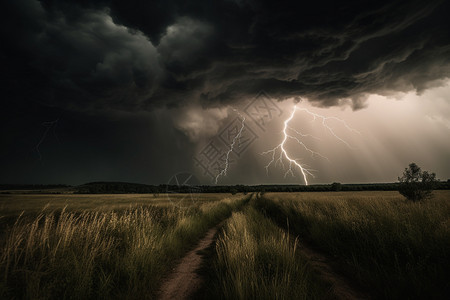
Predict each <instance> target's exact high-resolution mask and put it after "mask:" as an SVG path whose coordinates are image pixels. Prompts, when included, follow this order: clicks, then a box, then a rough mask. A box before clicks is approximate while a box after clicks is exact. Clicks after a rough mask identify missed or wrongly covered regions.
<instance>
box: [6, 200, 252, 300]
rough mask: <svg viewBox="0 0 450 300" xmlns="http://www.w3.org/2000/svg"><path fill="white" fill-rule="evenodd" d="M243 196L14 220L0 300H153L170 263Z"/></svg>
mask: <svg viewBox="0 0 450 300" xmlns="http://www.w3.org/2000/svg"><path fill="white" fill-rule="evenodd" d="M248 198H249V197H245V198H243V197H242V198H236V197H234V198H233V199H223V200H221V201H215V202H209V203H204V204H200V205H193V206H192V207H190V208H188V209H179V208H177V207H174V206H166V207H157V206H151V205H147V206H141V207H137V208H132V209H127V210H124V211H95V210H88V211H83V212H81V213H80V212H69V211H66V210H62V211H55V212H50V213H49V212H47V213H42V214H40V215H39V216H38V217H36V218H35V219H34V220H32V221H29V219H27V218H21V217H19V218H18V219H17V220H16V222H15V223H14V225H12V226H11V228H10V229H9V230H8V232H6V233H5V236H4V238H3V241H2V244H1V248H0V298H2V299H11V298H16V299H22V298H28V299H94V298H95V299H99V298H104V299H153V298H154V297H155V295H156V292H157V289H158V286H159V284H160V280H161V275H162V274H164V273H166V272H167V271H168V270H169V268H170V267H171V266H172V264H173V262H174V261H175V260H176V259H177V258H179V257H181V256H182V255H183V254H184V253H185V252H186V251H187V250H188V249H189V247H190V246H191V245H193V244H194V243H195V242H196V241H197V240H198V238H200V237H201V236H202V235H203V234H204V233H205V232H206V231H207V229H208V228H210V227H211V226H213V225H215V224H217V223H218V222H220V221H221V220H223V219H225V218H227V217H228V216H229V215H230V214H231V212H232V211H233V210H235V209H237V208H239V207H240V206H242V205H243V204H244V203H245V202H246V201H248Z"/></svg>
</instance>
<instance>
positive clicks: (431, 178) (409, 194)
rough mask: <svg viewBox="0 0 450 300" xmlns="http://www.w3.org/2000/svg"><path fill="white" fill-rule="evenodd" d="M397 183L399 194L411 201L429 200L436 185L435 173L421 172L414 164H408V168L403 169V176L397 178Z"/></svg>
mask: <svg viewBox="0 0 450 300" xmlns="http://www.w3.org/2000/svg"><path fill="white" fill-rule="evenodd" d="M398 181H399V182H400V186H399V192H400V194H402V195H403V196H405V197H406V199H408V200H411V201H420V200H423V199H427V198H430V197H431V196H432V193H433V189H434V188H435V187H436V184H437V180H436V174H435V173H428V172H427V171H422V170H421V169H420V167H419V166H418V165H416V164H415V163H410V164H409V167H408V168H405V171H404V172H403V176H402V177H398Z"/></svg>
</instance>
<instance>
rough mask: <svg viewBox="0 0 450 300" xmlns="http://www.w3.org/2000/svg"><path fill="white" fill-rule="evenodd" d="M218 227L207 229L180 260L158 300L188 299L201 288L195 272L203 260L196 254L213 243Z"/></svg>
mask: <svg viewBox="0 0 450 300" xmlns="http://www.w3.org/2000/svg"><path fill="white" fill-rule="evenodd" d="M219 226H220V225H218V226H216V227H213V228H211V229H209V230H208V232H207V233H206V235H205V236H204V237H203V238H202V239H201V240H200V241H199V242H198V244H197V246H196V247H195V249H193V250H191V251H189V252H188V253H187V254H186V256H184V257H183V258H182V259H181V261H180V263H179V264H178V265H177V266H176V267H175V268H174V270H173V272H172V273H171V274H170V275H169V277H168V278H167V279H166V280H165V281H164V282H163V284H162V286H161V289H160V294H159V299H161V300H168V299H177V300H178V299H180V300H181V299H190V296H192V295H193V294H194V293H195V292H196V291H197V290H198V289H199V288H200V287H201V285H202V278H201V277H200V276H199V275H198V274H197V272H196V271H197V269H198V268H199V267H200V265H201V263H202V260H203V258H202V255H201V254H199V253H198V252H199V251H202V250H205V249H206V248H208V247H209V246H210V245H211V243H212V242H214V237H215V235H216V233H217V230H218V229H219Z"/></svg>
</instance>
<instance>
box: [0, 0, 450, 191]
mask: <svg viewBox="0 0 450 300" xmlns="http://www.w3.org/2000/svg"><path fill="white" fill-rule="evenodd" d="M5 2H6V3H4V4H3V11H4V12H5V13H4V16H3V17H2V19H1V21H0V22H1V26H0V32H1V38H2V41H1V44H0V45H1V46H0V66H1V72H0V94H1V96H0V99H1V100H0V103H1V109H0V136H1V140H2V147H0V165H1V166H2V171H1V172H0V181H1V182H6V183H11V182H17V183H27V182H28V183H33V182H34V183H84V182H86V181H95V180H100V181H101V180H118V181H135V182H142V183H155V184H159V183H165V182H167V180H168V179H169V178H170V177H171V176H172V175H173V174H175V173H176V172H180V171H183V172H184V171H189V172H193V173H196V174H197V173H198V174H200V175H201V174H204V172H203V170H202V169H199V167H198V164H197V165H196V163H195V161H194V160H193V157H196V156H197V155H198V154H199V151H200V150H201V149H203V147H204V146H205V145H208V143H209V142H210V141H211V140H213V139H214V138H217V137H218V136H220V134H221V133H223V132H224V130H225V129H226V128H228V127H227V126H229V125H230V124H231V122H232V121H233V120H234V119H235V118H236V117H237V116H238V113H239V111H240V113H242V115H243V116H247V117H248V118H247V119H246V125H247V126H248V127H249V128H250V127H252V128H253V130H254V131H255V136H257V137H258V138H257V140H255V142H254V144H252V145H251V147H249V148H248V151H247V152H246V153H244V154H242V155H243V156H241V157H239V163H238V158H237V157H235V162H234V164H233V165H232V167H231V170H230V176H229V177H227V178H223V180H224V181H223V183H226V184H236V183H251V184H257V183H273V182H279V183H286V182H290V183H298V178H285V177H284V176H283V175H284V172H280V173H279V174H278V173H275V172H276V171H274V175H273V177H271V176H272V175H271V176H267V174H266V172H265V169H264V166H265V165H267V161H266V159H267V157H264V156H261V155H260V153H261V152H264V151H266V150H267V149H270V148H271V147H273V146H274V145H276V144H277V143H279V139H280V136H279V133H280V131H281V127H280V126H281V125H282V124H283V123H282V120H283V119H282V118H284V116H286V114H287V113H288V112H289V111H291V110H292V106H293V102H292V100H293V101H294V102H297V103H298V102H299V101H300V100H304V101H303V102H302V103H301V105H302V106H304V107H310V108H314V109H317V110H319V111H321V112H322V113H323V114H326V115H328V114H327V112H329V113H332V114H336V115H338V116H339V115H340V114H341V113H342V112H344V111H347V112H346V113H344V114H343V115H340V116H341V117H344V118H345V119H346V120H348V121H349V124H350V123H352V121H355V124H356V127H358V126H359V127H363V128H362V130H361V131H364V128H365V132H366V133H367V132H370V134H367V135H364V138H367V140H364V139H363V138H361V140H357V141H356V142H355V143H360V148H361V149H365V150H364V151H365V152H363V151H361V152H351V153H350V152H348V151H347V150H348V149H346V148H343V149H340V148H336V145H335V144H334V141H333V142H330V143H323V144H321V146H320V147H321V148H320V147H319V145H318V144H317V150H320V151H322V152H324V153H326V152H327V151H329V152H331V153H327V155H329V156H330V158H331V159H330V160H331V161H333V157H334V161H335V162H336V163H335V165H334V166H331V164H328V162H327V163H324V162H320V161H319V162H316V161H311V162H309V161H308V160H307V159H308V158H306V157H303V156H302V155H299V158H303V159H305V162H306V163H310V164H311V165H313V166H314V167H315V168H316V167H317V169H318V170H320V172H318V173H319V175H318V177H317V179H314V180H316V181H315V182H333V181H346V182H361V181H366V182H371V181H392V180H395V179H396V176H397V175H399V174H396V173H395V172H396V170H402V168H403V167H405V166H407V164H408V163H410V162H411V161H416V162H417V163H418V164H419V165H421V166H422V162H423V167H424V169H430V170H434V169H435V170H436V171H437V173H438V175H439V174H442V175H440V176H445V177H444V178H446V177H448V176H449V174H450V173H449V172H450V171H449V170H447V169H448V168H447V167H446V166H448V161H449V158H448V153H449V144H448V142H447V140H448V139H447V138H446V137H447V136H448V124H449V120H448V114H446V112H448V109H449V103H450V102H449V101H448V96H447V95H448V94H449V93H448V91H449V89H450V87H449V82H450V80H449V77H450V22H448V16H449V13H450V9H449V8H450V2H449V1H422V0H420V1H419V0H413V1H410V0H409V1H406V0H405V1H379V0H377V1H340V2H339V1H309V2H305V1H267V0H260V1H256V0H216V1H211V0H197V1H186V0H149V1H144V0H127V1H120V0H96V1H95V0H81V1H80V0H60V1H54V0H41V1H38V0H14V1H5ZM262 91H263V92H262ZM257 95H270V97H271V99H272V100H274V101H273V102H274V103H276V102H275V100H278V101H279V102H278V103H276V104H277V105H278V106H279V107H280V114H277V116H278V117H277V119H276V120H273V122H272V123H271V125H270V126H273V127H270V128H269V127H268V128H267V131H262V130H259V129H258V128H259V127H258V126H257V125H255V124H253V123H252V117H251V116H250V115H248V112H246V111H245V109H244V108H245V107H247V104H248V103H250V102H251V101H253V99H256V96H257ZM414 95H415V96H414ZM416 96H417V97H416ZM415 97H416V98H415ZM391 98H395V99H403V100H404V101H395V100H393V99H391ZM419 98H420V99H419ZM272 100H271V101H272ZM400 102H401V103H400ZM380 106H381V107H382V108H380ZM233 108H234V110H233ZM362 108H365V109H362ZM427 109H429V111H427ZM281 111H283V116H281ZM387 111H389V114H387V113H386V112H387ZM424 114H426V116H423V115H424ZM361 116H362V117H361ZM253 121H254V120H253ZM300 121H301V120H298V122H300ZM366 121H367V124H368V125H367V126H368V127H365V124H366V123H365V122H366ZM369 121H370V122H369ZM49 124H52V127H51V128H50V127H49ZM355 124H352V125H355ZM303 125H304V124H303V123H301V122H300V123H298V126H300V127H302V126H303ZM369 125H371V126H369ZM302 128H303V127H302ZM422 140H427V141H428V142H427V143H421V141H422ZM339 149H340V150H339ZM409 149H414V151H410V150H409ZM418 149H419V150H420V149H422V150H421V151H418ZM368 162H369V163H370V168H368V167H367V164H368ZM381 162H383V163H381ZM322 163H323V166H322V165H321V164H322ZM347 166H353V167H352V168H347ZM375 171H376V172H375ZM377 172H378V173H377ZM375 173H376V174H375ZM271 174H272V173H271ZM205 180H206V179H205ZM208 180H209V179H208ZM208 180H206V181H204V182H205V183H210V181H208Z"/></svg>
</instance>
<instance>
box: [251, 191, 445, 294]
mask: <svg viewBox="0 0 450 300" xmlns="http://www.w3.org/2000/svg"><path fill="white" fill-rule="evenodd" d="M448 196H449V194H448V192H446V191H443V192H440V193H438V194H437V195H436V197H435V198H434V199H430V200H428V201H425V202H421V203H410V202H407V201H405V200H404V199H403V198H402V197H400V196H396V195H395V197H393V196H392V195H389V196H388V197H377V195H376V194H371V195H370V196H369V195H367V194H358V193H354V194H353V193H347V194H343V196H342V197H341V196H339V197H333V194H332V193H331V194H328V196H326V195H319V194H317V195H315V197H314V198H311V197H309V196H308V195H302V194H297V195H293V194H290V195H288V194H284V195H283V194H277V195H274V194H272V195H266V196H265V197H264V198H262V199H260V200H259V201H258V202H257V207H258V209H259V210H260V211H261V212H263V213H264V214H265V215H266V216H269V217H271V218H272V219H273V220H274V221H276V222H277V223H278V224H279V225H280V226H283V227H287V226H289V227H290V231H291V232H293V233H295V234H297V235H299V236H300V239H306V240H308V241H309V242H310V243H311V244H312V245H313V246H315V247H316V248H317V249H320V250H322V251H323V252H325V253H327V254H328V255H330V257H333V258H336V259H337V261H338V265H339V267H340V269H341V270H342V271H343V272H344V273H346V274H347V275H349V276H350V277H351V278H353V279H354V280H355V281H357V282H358V283H359V284H360V285H361V286H363V287H365V288H366V290H367V291H369V292H370V293H371V294H372V295H374V296H375V298H379V299H448V297H449V295H450V293H449V292H450V285H449V284H450V280H449V279H450V199H449V197H448Z"/></svg>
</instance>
